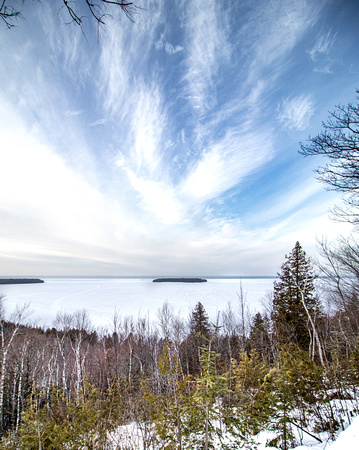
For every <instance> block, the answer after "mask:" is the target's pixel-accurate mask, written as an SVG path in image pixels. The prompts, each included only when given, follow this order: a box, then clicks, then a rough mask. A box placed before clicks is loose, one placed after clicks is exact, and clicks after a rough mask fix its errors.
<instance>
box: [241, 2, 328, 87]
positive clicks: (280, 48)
mask: <svg viewBox="0 0 359 450" xmlns="http://www.w3.org/2000/svg"><path fill="white" fill-rule="evenodd" d="M324 5H325V1H317V2H315V3H313V2H312V3H308V2H306V1H305V0H298V1H296V2H286V3H283V2H282V1H272V2H260V3H251V6H250V8H251V10H250V14H249V15H248V17H247V20H246V23H245V25H243V26H242V28H241V29H240V30H239V33H238V39H240V40H242V41H243V48H242V52H243V56H245V57H246V59H247V66H248V71H247V73H248V82H249V83H250V84H256V83H257V81H258V79H261V78H264V79H266V80H267V83H268V82H269V80H270V79H271V78H273V77H274V78H277V77H278V76H279V75H280V74H281V72H282V71H283V70H285V68H286V64H287V60H286V58H287V57H288V56H289V54H290V52H291V51H292V49H293V48H294V47H295V45H296V44H297V43H298V42H299V41H300V39H301V38H302V37H303V36H304V35H305V33H306V32H307V31H308V29H310V28H311V27H312V26H313V25H314V24H315V23H316V22H317V20H318V18H319V13H320V10H321V9H322V7H323V6H324Z"/></svg>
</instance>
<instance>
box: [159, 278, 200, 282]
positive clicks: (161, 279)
mask: <svg viewBox="0 0 359 450" xmlns="http://www.w3.org/2000/svg"><path fill="white" fill-rule="evenodd" d="M153 282H154V283H206V282H207V280H206V279H205V278H188V277H185V278H156V279H155V280H153Z"/></svg>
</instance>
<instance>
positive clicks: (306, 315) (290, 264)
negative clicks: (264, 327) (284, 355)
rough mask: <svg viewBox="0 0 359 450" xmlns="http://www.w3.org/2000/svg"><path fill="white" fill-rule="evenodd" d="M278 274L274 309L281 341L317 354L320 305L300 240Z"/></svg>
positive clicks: (275, 329) (277, 331)
mask: <svg viewBox="0 0 359 450" xmlns="http://www.w3.org/2000/svg"><path fill="white" fill-rule="evenodd" d="M278 276H279V280H278V281H276V282H275V283H274V297H273V312H272V321H273V324H274V331H275V333H276V336H277V339H278V341H279V343H280V344H285V343H289V342H292V343H295V344H297V345H298V346H299V348H301V349H302V350H308V349H309V350H310V352H311V353H312V354H313V353H314V345H315V343H314V340H315V339H316V337H317V333H316V328H315V320H316V318H317V317H318V315H319V312H320V305H319V301H318V299H317V298H316V297H315V295H314V273H313V268H312V265H311V262H310V260H309V259H308V258H307V256H306V253H305V251H304V250H303V249H302V247H301V245H300V244H299V242H297V243H296V244H295V247H294V248H293V250H292V252H291V253H290V254H289V255H286V261H285V262H284V263H283V264H282V267H281V271H280V273H279V274H278ZM318 339H319V338H318Z"/></svg>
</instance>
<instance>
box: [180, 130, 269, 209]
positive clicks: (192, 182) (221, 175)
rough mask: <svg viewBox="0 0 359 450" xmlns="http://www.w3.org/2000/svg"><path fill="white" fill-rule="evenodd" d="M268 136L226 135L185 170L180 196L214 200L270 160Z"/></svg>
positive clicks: (198, 199)
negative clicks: (186, 171)
mask: <svg viewBox="0 0 359 450" xmlns="http://www.w3.org/2000/svg"><path fill="white" fill-rule="evenodd" d="M272 156H273V154H272V148H271V143H270V139H268V136H264V135H263V136H262V135H261V134H260V133H258V134H257V135H255V134H254V133H253V134H248V135H241V134H240V133H238V134H236V133H233V132H228V133H227V134H226V136H225V137H224V138H223V139H222V140H220V141H218V142H216V143H213V144H212V146H211V147H210V148H209V149H208V150H207V151H205V152H204V153H203V155H202V156H201V158H200V160H199V161H198V163H197V164H196V165H195V166H194V167H193V169H192V170H190V171H189V174H188V176H187V178H186V179H185V180H184V181H183V184H182V186H181V193H182V195H184V196H185V197H186V198H188V199H189V201H190V202H193V201H195V202H198V201H201V202H204V201H207V200H210V199H214V198H216V197H218V196H220V195H222V194H223V193H225V192H226V191H228V190H229V189H231V188H233V187H234V186H236V185H238V184H240V183H241V182H242V181H243V179H244V178H245V177H246V176H248V175H250V174H251V173H253V172H255V171H256V170H258V169H260V168H261V167H262V166H263V165H264V164H265V163H266V162H268V161H269V160H270V159H271V158H272Z"/></svg>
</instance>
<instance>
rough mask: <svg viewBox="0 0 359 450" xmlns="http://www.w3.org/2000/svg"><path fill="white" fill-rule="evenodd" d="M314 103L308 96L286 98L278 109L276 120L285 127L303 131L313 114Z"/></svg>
mask: <svg viewBox="0 0 359 450" xmlns="http://www.w3.org/2000/svg"><path fill="white" fill-rule="evenodd" d="M314 111H315V109H314V103H313V101H312V100H311V98H310V96H305V95H299V96H298V97H293V98H286V99H284V100H283V101H282V104H281V105H280V107H279V114H278V119H279V120H280V122H282V123H283V125H284V126H285V127H288V128H293V129H296V130H305V128H307V127H308V126H309V121H310V119H311V117H312V116H313V114H314Z"/></svg>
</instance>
